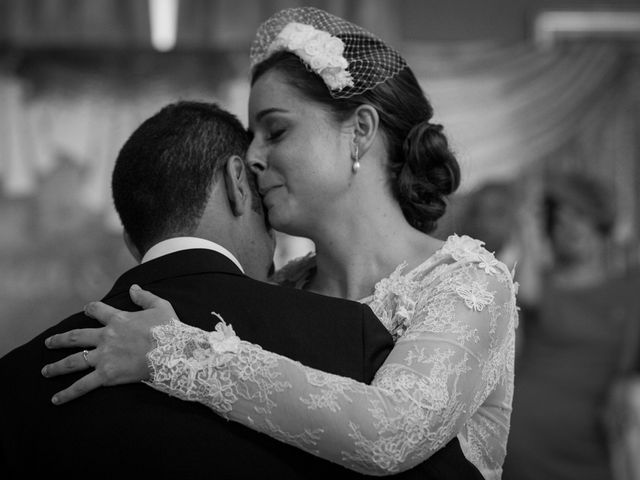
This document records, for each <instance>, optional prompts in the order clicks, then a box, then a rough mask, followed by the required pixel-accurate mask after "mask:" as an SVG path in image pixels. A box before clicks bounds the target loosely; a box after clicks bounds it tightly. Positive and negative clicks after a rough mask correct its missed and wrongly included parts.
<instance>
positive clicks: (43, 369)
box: [41, 365, 47, 377]
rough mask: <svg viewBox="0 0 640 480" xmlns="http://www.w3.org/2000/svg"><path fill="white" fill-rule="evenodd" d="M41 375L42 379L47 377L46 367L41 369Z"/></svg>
mask: <svg viewBox="0 0 640 480" xmlns="http://www.w3.org/2000/svg"><path fill="white" fill-rule="evenodd" d="M41 373H42V376H43V377H46V376H47V366H46V365H45V366H44V367H42V370H41Z"/></svg>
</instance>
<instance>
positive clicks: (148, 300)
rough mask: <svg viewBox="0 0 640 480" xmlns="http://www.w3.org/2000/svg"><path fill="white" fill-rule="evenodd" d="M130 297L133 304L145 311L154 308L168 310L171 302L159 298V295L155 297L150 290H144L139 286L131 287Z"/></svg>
mask: <svg viewBox="0 0 640 480" xmlns="http://www.w3.org/2000/svg"><path fill="white" fill-rule="evenodd" d="M129 296H130V297H131V300H132V301H133V303H135V304H136V305H138V306H139V307H142V308H143V309H145V310H148V309H150V308H154V307H164V308H166V307H167V305H168V304H169V302H167V301H166V300H164V299H162V298H160V297H158V296H157V295H154V294H153V293H151V292H149V291H148V290H143V289H142V288H140V287H139V286H138V285H131V288H130V289H129Z"/></svg>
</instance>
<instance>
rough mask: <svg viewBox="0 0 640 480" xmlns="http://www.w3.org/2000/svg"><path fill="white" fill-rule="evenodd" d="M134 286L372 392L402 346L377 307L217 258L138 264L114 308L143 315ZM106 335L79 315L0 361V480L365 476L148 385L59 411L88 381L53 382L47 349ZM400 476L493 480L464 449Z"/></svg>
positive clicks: (108, 392) (197, 255) (112, 298)
mask: <svg viewBox="0 0 640 480" xmlns="http://www.w3.org/2000/svg"><path fill="white" fill-rule="evenodd" d="M132 283H137V284H139V285H140V286H142V287H143V288H146V289H148V290H150V291H152V292H154V293H155V294H157V295H160V296H161V297H163V298H165V299H167V300H169V301H170V302H171V304H172V305H173V307H174V308H175V310H176V312H177V313H178V316H179V317H180V319H181V320H182V321H185V322H188V323H190V324H192V325H194V326H197V327H200V328H202V329H206V330H211V329H213V327H214V325H215V323H216V322H217V318H216V317H215V316H213V315H212V314H211V312H212V311H215V312H216V313H217V314H219V315H221V316H222V317H223V318H224V319H225V321H226V322H227V323H230V324H231V325H232V326H233V328H234V329H235V331H236V332H237V333H238V335H239V336H240V337H241V338H242V339H244V340H249V341H252V342H255V343H258V344H260V345H262V346H263V347H264V348H265V349H267V350H271V351H275V352H278V353H281V354H283V355H286V356H288V357H291V358H294V359H296V360H299V361H300V362H302V363H304V364H306V365H309V366H313V367H317V368H320V369H323V370H326V371H330V372H334V373H337V374H340V375H345V376H350V377H353V378H355V379H358V380H362V381H367V382H369V381H371V379H372V377H373V374H374V373H375V371H376V370H377V368H378V367H379V366H380V364H381V363H382V362H383V360H384V358H385V356H386V355H387V354H388V352H389V350H390V348H391V347H392V342H391V338H390V336H389V335H388V333H387V332H386V330H385V329H384V328H383V327H382V325H381V324H380V322H379V321H378V320H377V319H376V318H375V316H374V315H373V313H372V312H371V310H370V309H369V308H368V307H366V306H363V305H360V304H358V303H356V302H348V301H345V300H339V299H331V298H327V297H323V296H320V295H314V294H310V293H305V292H301V291H297V290H292V289H287V288H283V287H276V286H272V285H268V284H265V283H261V282H257V281H254V280H252V279H250V278H248V277H246V276H244V275H242V274H241V273H240V271H239V270H238V268H237V267H236V266H235V265H234V264H233V262H231V261H230V260H229V259H228V258H226V257H224V256H223V255H221V254H219V253H216V252H213V251H209V250H201V249H195V250H186V251H181V252H176V253H173V254H169V255H165V256H163V257H160V258H157V259H155V260H152V261H149V262H147V263H144V264H142V265H139V266H137V267H135V268H133V269H131V270H130V271H128V272H126V273H125V274H123V275H122V276H121V277H120V278H119V279H118V281H117V282H116V284H115V286H114V287H113V289H112V290H111V291H110V292H109V293H108V294H107V295H106V296H105V297H104V299H103V301H104V302H105V303H108V304H110V305H113V306H115V307H117V308H119V309H123V310H135V309H137V307H135V305H134V304H133V303H132V302H131V300H130V299H129V295H128V288H129V286H130V285H131V284H132ZM97 326H99V325H98V323H97V322H96V321H94V320H92V319H89V318H88V317H86V316H84V315H83V314H82V313H77V314H75V315H73V316H71V317H69V318H67V319H66V320H64V321H62V322H61V323H59V324H58V325H56V326H55V327H53V328H51V329H49V330H47V331H46V332H44V333H43V334H41V335H39V336H38V337H36V338H35V339H34V340H32V341H31V342H29V343H27V344H25V345H23V346H22V347H19V348H17V349H15V350H13V351H12V352H10V353H9V354H8V355H6V356H5V357H4V358H2V359H0V385H2V395H0V448H1V450H0V477H2V478H14V477H16V478H18V477H20V478H22V477H27V478H28V477H30V476H31V475H37V474H46V475H47V476H48V477H54V476H56V475H57V474H60V475H61V476H63V478H68V477H77V478H83V479H84V480H92V479H95V477H96V476H97V477H101V478H105V477H112V478H116V477H118V478H130V477H135V476H137V475H144V477H138V478H172V479H177V478H185V479H186V478H196V477H198V478H205V477H206V478H262V479H271V478H275V479H284V478H330V477H329V476H330V475H334V476H335V475H346V476H352V477H354V478H357V477H359V476H358V475H356V474H355V473H353V472H350V471H348V470H346V469H343V468H342V467H339V466H336V465H334V464H331V463H329V462H326V461H323V460H320V459H318V458H316V457H314V456H312V455H310V454H307V453H305V452H303V451H301V450H299V449H296V448H294V447H291V446H288V445H285V444H284V443H280V442H277V441H274V440H273V439H271V438H269V437H267V436H266V435H263V434H261V433H257V432H255V431H253V430H251V429H249V428H247V427H245V426H242V425H240V424H236V423H232V422H228V421H226V420H224V419H222V418H221V417H219V416H218V415H216V414H214V413H213V412H211V411H210V410H208V409H207V408H206V407H204V406H202V405H199V404H196V403H192V402H185V401H181V400H177V399H175V398H172V397H169V396H168V395H165V394H163V393H159V392H157V391H155V390H153V389H152V388H150V387H148V386H145V385H142V384H135V385H122V386H117V387H109V388H100V389H98V390H96V391H94V392H91V393H89V394H87V395H86V396H84V397H82V398H80V399H78V400H75V401H73V402H71V403H69V404H65V405H61V406H57V407H56V406H53V405H52V404H51V402H50V398H51V396H52V395H53V394H54V393H55V392H57V391H59V390H61V389H63V388H66V387H67V386H69V385H70V384H71V383H72V381H75V380H76V379H78V378H80V376H81V375H84V374H86V372H82V373H81V374H74V375H73V376H71V375H67V376H62V377H55V378H50V379H47V378H44V377H42V376H41V375H40V369H41V367H42V366H43V365H45V364H47V363H51V362H54V361H57V360H60V359H61V358H63V357H64V356H66V355H68V354H69V351H65V350H48V349H46V348H45V347H44V339H45V338H46V337H48V336H49V335H52V334H54V333H59V332H64V331H67V330H69V329H75V328H86V327H97ZM400 476H401V477H402V478H405V476H406V478H422V479H425V478H439V479H440V478H442V479H445V478H447V479H449V478H451V479H454V478H457V479H466V478H482V477H480V476H479V473H478V472H477V470H476V469H475V467H473V466H472V465H471V464H470V463H469V462H467V461H466V460H465V459H464V457H463V455H462V452H461V450H460V447H459V444H458V443H457V440H455V441H453V442H452V443H451V444H449V445H448V446H447V447H445V448H443V449H442V450H441V451H440V452H439V453H438V454H436V455H435V456H434V457H433V458H432V459H431V460H429V461H427V462H425V463H424V464H422V465H420V466H418V467H417V468H415V469H413V470H412V471H410V472H406V473H405V474H402V475H400Z"/></svg>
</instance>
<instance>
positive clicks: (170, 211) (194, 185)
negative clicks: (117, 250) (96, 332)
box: [111, 101, 259, 254]
mask: <svg viewBox="0 0 640 480" xmlns="http://www.w3.org/2000/svg"><path fill="white" fill-rule="evenodd" d="M249 140H250V139H249V136H248V133H247V131H246V129H245V128H244V127H243V126H242V124H241V123H240V121H239V120H238V119H237V118H236V117H235V116H234V115H232V114H231V113H229V112H227V111H225V110H223V109H221V108H220V107H218V106H217V105H215V104H212V103H203V102H193V101H180V102H176V103H172V104H169V105H167V106H165V107H164V108H162V109H161V110H160V111H159V112H158V113H156V114H155V115H153V116H152V117H150V118H148V119H147V120H145V121H144V122H143V123H142V124H141V125H140V126H139V127H138V128H137V129H136V130H135V131H134V132H133V133H132V134H131V136H130V137H129V139H128V140H127V141H126V142H125V144H124V145H123V146H122V148H121V149H120V153H119V154H118V158H117V160H116V164H115V168H114V170H113V176H112V180H111V188H112V194H113V201H114V204H115V208H116V210H117V212H118V215H119V216H120V220H121V221H122V225H123V227H124V229H125V230H126V231H127V233H128V235H129V237H130V238H131V241H132V242H133V244H134V245H135V246H136V248H137V249H138V250H139V251H140V253H141V254H144V253H145V252H146V251H147V250H148V249H149V248H150V247H151V246H153V245H154V244H155V243H157V242H158V241H160V240H162V239H163V238H168V237H172V236H188V235H190V234H192V233H193V232H194V231H195V229H196V228H197V225H198V222H199V221H200V218H201V217H202V214H203V213H204V209H205V206H206V203H207V201H208V200H209V195H210V194H211V187H212V184H213V180H214V179H215V177H216V175H217V174H218V172H219V171H220V170H221V169H222V168H223V167H224V165H225V164H226V160H227V159H228V158H229V157H230V156H231V155H239V156H241V157H242V158H244V156H245V154H246V151H247V148H248V146H249ZM256 198H257V197H256ZM258 202H259V200H258Z"/></svg>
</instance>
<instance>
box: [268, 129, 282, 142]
mask: <svg viewBox="0 0 640 480" xmlns="http://www.w3.org/2000/svg"><path fill="white" fill-rule="evenodd" d="M284 132H285V129H284V128H279V129H277V130H272V131H271V132H269V135H268V136H267V140H268V141H270V142H273V141H275V140H278V139H279V138H280V137H281V136H282V134H283V133H284Z"/></svg>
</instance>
